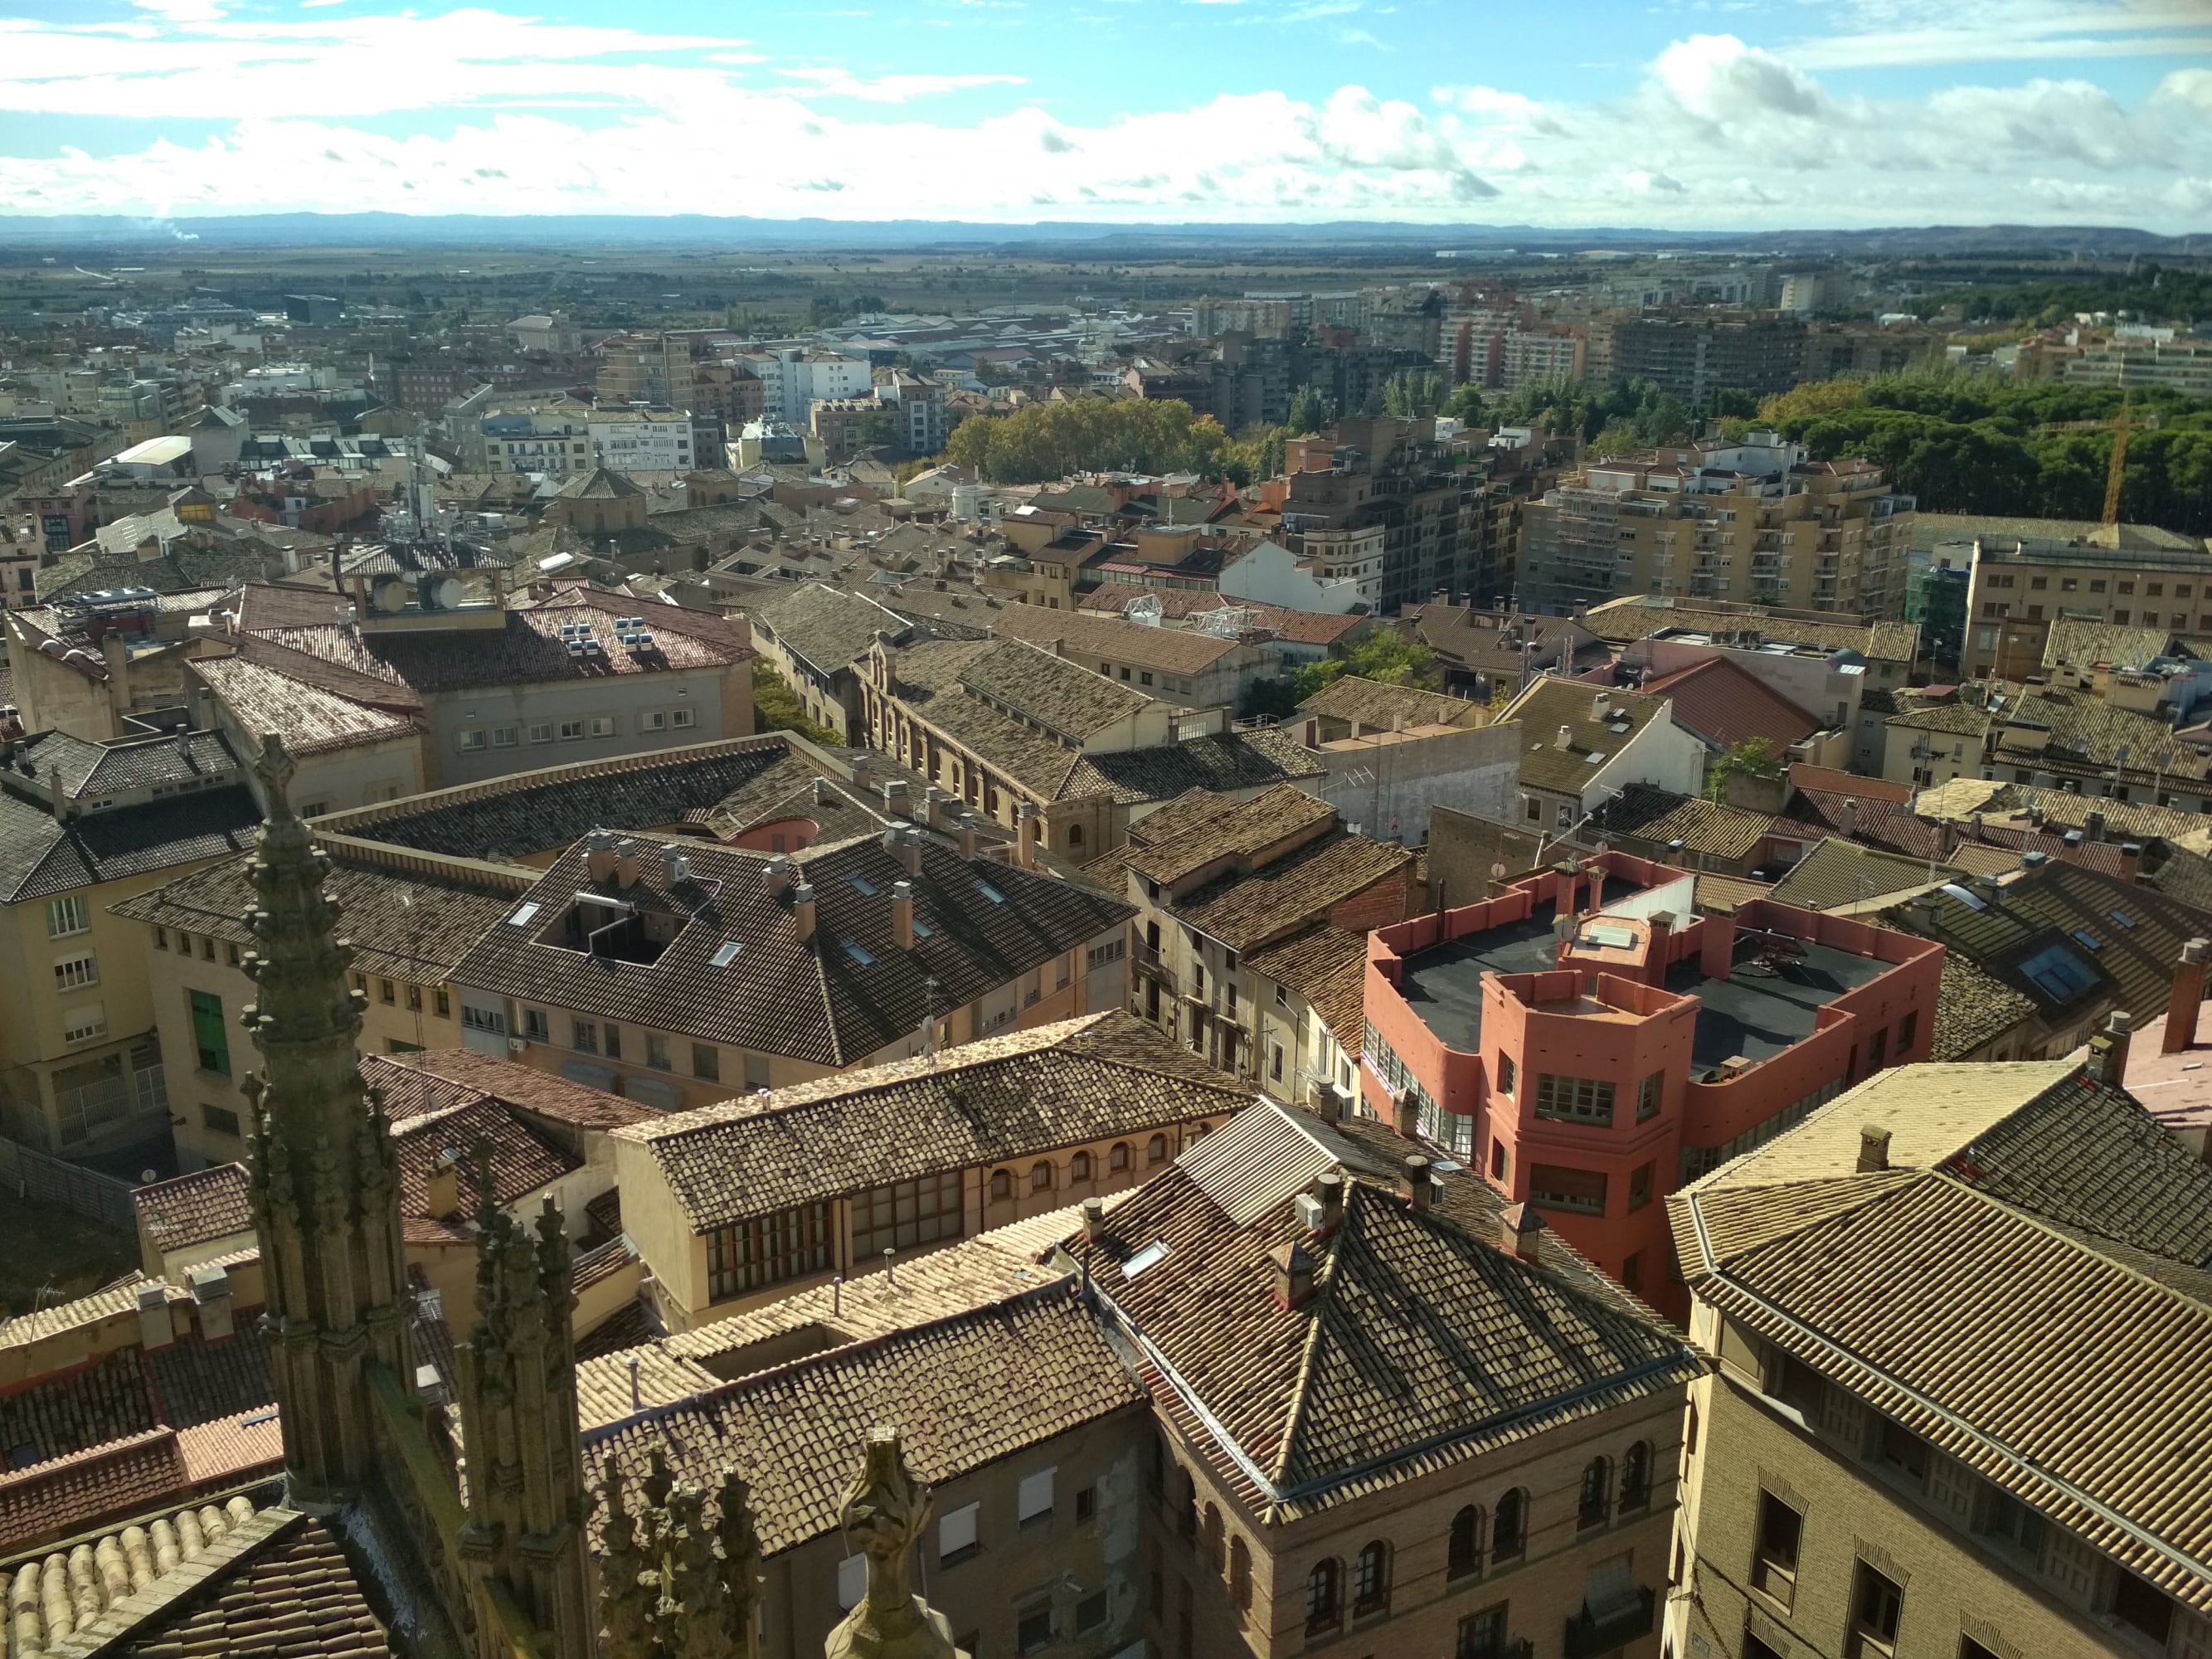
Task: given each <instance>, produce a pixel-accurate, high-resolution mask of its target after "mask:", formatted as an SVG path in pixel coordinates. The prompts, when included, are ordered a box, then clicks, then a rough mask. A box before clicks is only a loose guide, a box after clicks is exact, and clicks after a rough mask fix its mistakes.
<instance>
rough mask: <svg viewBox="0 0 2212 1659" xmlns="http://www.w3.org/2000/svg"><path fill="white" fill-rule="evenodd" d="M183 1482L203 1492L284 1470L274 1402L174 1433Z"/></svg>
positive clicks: (278, 1424) (281, 1434)
mask: <svg viewBox="0 0 2212 1659" xmlns="http://www.w3.org/2000/svg"><path fill="white" fill-rule="evenodd" d="M177 1457H178V1461H179V1462H181V1463H182V1464H183V1465H184V1469H185V1480H188V1481H190V1482H191V1484H192V1485H193V1486H197V1487H199V1488H200V1489H202V1490H203V1491H204V1490H207V1489H209V1488H220V1487H222V1486H235V1485H237V1483H238V1482H239V1481H240V1480H246V1479H249V1478H251V1477H252V1476H254V1475H257V1474H276V1473H277V1472H278V1471H279V1470H280V1469H282V1468H283V1466H284V1425H283V1424H282V1423H281V1422H279V1421H278V1420H277V1416H276V1405H275V1404H274V1402H271V1403H269V1404H266V1405H261V1406H256V1407H253V1408H252V1410H250V1411H243V1412H234V1413H231V1414H230V1415H229V1416H228V1417H218V1418H215V1419H211V1420H210V1421H208V1422H205V1423H195V1424H193V1425H191V1427H190V1428H183V1429H179V1430H178V1431H177Z"/></svg>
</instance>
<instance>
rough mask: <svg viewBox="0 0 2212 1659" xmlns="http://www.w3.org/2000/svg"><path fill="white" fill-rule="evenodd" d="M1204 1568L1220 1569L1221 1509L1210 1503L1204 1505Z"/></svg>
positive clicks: (1215, 1570)
mask: <svg viewBox="0 0 2212 1659" xmlns="http://www.w3.org/2000/svg"><path fill="white" fill-rule="evenodd" d="M1206 1571H1208V1572H1211V1573H1215V1574H1218V1573H1219V1572H1220V1571H1221V1511H1220V1510H1218V1509H1216V1508H1214V1506H1213V1505H1212V1504H1207V1505H1206Z"/></svg>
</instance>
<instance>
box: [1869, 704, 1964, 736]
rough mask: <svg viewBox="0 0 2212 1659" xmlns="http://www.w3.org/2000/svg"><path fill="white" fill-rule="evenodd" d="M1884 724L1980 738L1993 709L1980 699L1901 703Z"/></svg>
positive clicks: (1905, 729) (1900, 729)
mask: <svg viewBox="0 0 2212 1659" xmlns="http://www.w3.org/2000/svg"><path fill="white" fill-rule="evenodd" d="M1882 724H1883V725H1884V726H1887V727H1888V728H1889V729H1890V730H1891V731H1893V732H1947V733H1948V734H1949V735H1951V736H1953V737H1962V738H1975V739H1977V740H1978V739H1979V738H1981V737H1982V735H1983V734H1984V732H1987V731H1988V730H1989V729H1990V711H1989V710H1988V709H1986V708H1982V707H1981V706H1980V705H1979V704H1978V703H1971V702H1956V701H1952V702H1916V703H1911V704H1903V703H1900V706H1899V708H1898V711H1897V713H1895V714H1892V715H1891V716H1890V717H1889V718H1888V719H1887V720H1884V721H1883V722H1882Z"/></svg>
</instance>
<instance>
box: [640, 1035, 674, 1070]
mask: <svg viewBox="0 0 2212 1659" xmlns="http://www.w3.org/2000/svg"><path fill="white" fill-rule="evenodd" d="M645 1063H646V1064H647V1065H648V1066H651V1067H653V1070H654V1071H656V1072H666V1071H671V1070H673V1069H674V1068H673V1066H671V1063H670V1061H669V1058H668V1038H667V1036H666V1035H665V1033H662V1032H659V1031H647V1033H646V1034H645Z"/></svg>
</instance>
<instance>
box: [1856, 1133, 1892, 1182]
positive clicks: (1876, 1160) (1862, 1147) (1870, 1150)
mask: <svg viewBox="0 0 2212 1659" xmlns="http://www.w3.org/2000/svg"><path fill="white" fill-rule="evenodd" d="M1887 1168H1889V1131H1888V1130H1887V1129H1885V1128H1883V1127H1881V1126H1880V1125H1879V1124H1875V1123H1869V1124H1866V1125H1864V1126H1863V1127H1861V1128H1860V1130H1859V1173H1860V1174H1861V1175H1868V1174H1871V1173H1873V1172H1875V1171H1876V1170H1887Z"/></svg>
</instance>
